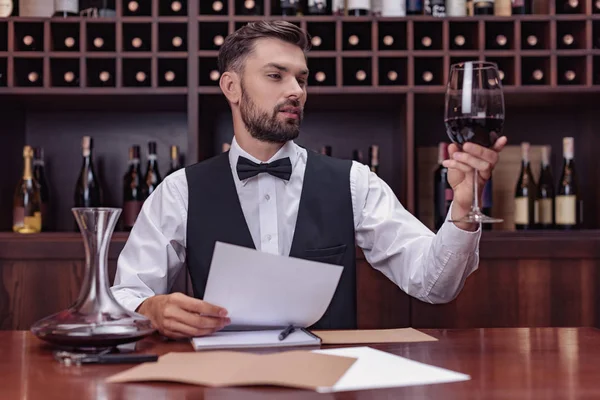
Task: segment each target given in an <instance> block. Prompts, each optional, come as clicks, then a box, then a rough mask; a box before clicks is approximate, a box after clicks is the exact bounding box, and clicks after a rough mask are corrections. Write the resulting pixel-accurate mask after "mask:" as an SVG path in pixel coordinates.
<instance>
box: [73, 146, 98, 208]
mask: <svg viewBox="0 0 600 400" xmlns="http://www.w3.org/2000/svg"><path fill="white" fill-rule="evenodd" d="M93 149H94V143H93V140H92V138H91V137H90V136H84V137H83V139H82V141H81V153H82V156H83V163H82V165H81V170H80V171H79V178H77V183H76V185H75V207H102V188H101V186H100V180H99V179H98V176H97V175H96V172H95V168H94V161H93V157H92V154H93Z"/></svg>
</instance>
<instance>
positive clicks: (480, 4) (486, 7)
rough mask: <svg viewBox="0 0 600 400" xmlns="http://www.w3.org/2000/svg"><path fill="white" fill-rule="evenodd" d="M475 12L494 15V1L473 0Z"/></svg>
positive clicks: (476, 13)
mask: <svg viewBox="0 0 600 400" xmlns="http://www.w3.org/2000/svg"><path fill="white" fill-rule="evenodd" d="M473 13H474V14H475V15H494V1H493V0H473Z"/></svg>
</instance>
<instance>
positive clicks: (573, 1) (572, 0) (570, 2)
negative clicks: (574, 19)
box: [557, 0, 579, 14]
mask: <svg viewBox="0 0 600 400" xmlns="http://www.w3.org/2000/svg"><path fill="white" fill-rule="evenodd" d="M578 8H579V0H562V11H563V13H565V14H574V13H576V12H577V9H578ZM557 9H558V7H557Z"/></svg>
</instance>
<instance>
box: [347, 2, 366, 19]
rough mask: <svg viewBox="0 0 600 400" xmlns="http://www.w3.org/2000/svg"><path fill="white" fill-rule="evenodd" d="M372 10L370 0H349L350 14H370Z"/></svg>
mask: <svg viewBox="0 0 600 400" xmlns="http://www.w3.org/2000/svg"><path fill="white" fill-rule="evenodd" d="M370 12H371V2H370V0H348V15H351V16H355V17H358V16H361V15H369V13H370Z"/></svg>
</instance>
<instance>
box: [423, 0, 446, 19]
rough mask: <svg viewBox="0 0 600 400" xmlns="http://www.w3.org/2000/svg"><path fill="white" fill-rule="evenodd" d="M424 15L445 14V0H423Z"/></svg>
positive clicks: (436, 15) (442, 15)
mask: <svg viewBox="0 0 600 400" xmlns="http://www.w3.org/2000/svg"><path fill="white" fill-rule="evenodd" d="M425 15H431V16H433V17H445V16H446V1H445V0H425Z"/></svg>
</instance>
